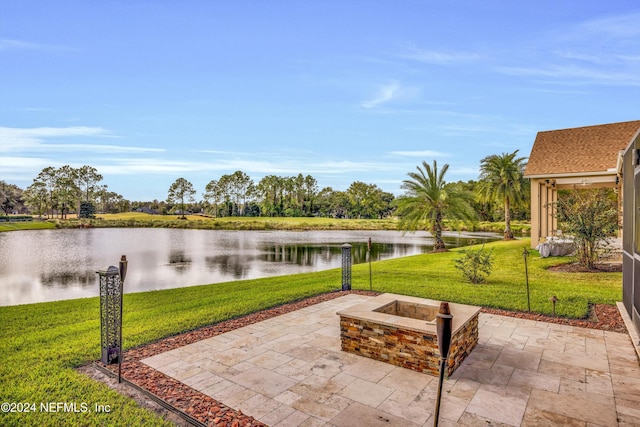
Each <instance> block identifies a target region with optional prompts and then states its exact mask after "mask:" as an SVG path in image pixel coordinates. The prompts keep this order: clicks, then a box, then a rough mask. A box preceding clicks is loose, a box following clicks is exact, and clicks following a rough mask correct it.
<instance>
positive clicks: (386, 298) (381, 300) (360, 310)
mask: <svg viewBox="0 0 640 427" xmlns="http://www.w3.org/2000/svg"><path fill="white" fill-rule="evenodd" d="M394 301H403V302H408V303H412V304H419V305H428V306H433V307H436V309H437V308H438V307H439V306H440V301H438V300H432V299H428V298H421V297H415V296H410V295H400V294H392V293H384V294H381V295H378V296H376V297H374V298H370V299H369V300H367V301H365V302H362V303H359V304H356V305H354V306H351V307H348V308H345V309H343V310H340V311H338V312H337V313H336V314H337V315H339V316H341V317H350V318H353V319H357V320H362V321H366V322H371V323H379V324H381V325H385V326H390V327H396V328H406V329H410V330H413V331H416V332H428V333H433V334H435V330H436V325H435V321H432V322H428V321H425V320H419V319H413V318H410V317H404V316H398V315H394V314H387V313H381V312H378V311H375V310H378V309H380V308H381V307H384V306H385V305H388V304H391V303H393V302H394ZM449 307H450V308H451V314H452V315H453V325H452V333H453V334H455V333H456V332H457V331H458V330H460V329H461V328H463V327H464V326H465V325H466V324H467V323H468V322H470V321H471V319H472V318H473V317H474V316H475V315H476V314H477V313H479V312H480V307H476V306H472V305H466V304H458V303H452V302H450V303H449Z"/></svg>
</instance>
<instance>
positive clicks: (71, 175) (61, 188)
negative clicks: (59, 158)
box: [54, 165, 80, 219]
mask: <svg viewBox="0 0 640 427" xmlns="http://www.w3.org/2000/svg"><path fill="white" fill-rule="evenodd" d="M77 179H78V171H77V169H74V168H72V167H71V166H69V165H64V166H62V167H60V168H59V169H57V170H56V172H55V186H54V190H55V193H56V200H57V204H58V209H60V211H61V214H62V218H63V219H64V218H66V217H67V213H68V212H69V210H71V209H72V208H73V207H74V206H76V202H77V201H78V194H79V193H80V189H79V188H78V185H77Z"/></svg>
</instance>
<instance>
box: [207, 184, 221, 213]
mask: <svg viewBox="0 0 640 427" xmlns="http://www.w3.org/2000/svg"><path fill="white" fill-rule="evenodd" d="M202 197H204V199H205V200H206V201H207V202H208V203H209V204H210V205H211V211H212V213H213V216H214V217H217V216H218V205H220V201H221V200H222V193H221V191H220V187H219V186H218V181H217V180H215V179H212V180H211V181H209V183H208V184H207V186H206V187H205V192H204V194H203V195H202Z"/></svg>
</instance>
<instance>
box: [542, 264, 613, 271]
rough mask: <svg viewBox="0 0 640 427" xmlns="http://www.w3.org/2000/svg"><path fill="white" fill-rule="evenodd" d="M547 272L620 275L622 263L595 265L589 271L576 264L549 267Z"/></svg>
mask: <svg viewBox="0 0 640 427" xmlns="http://www.w3.org/2000/svg"><path fill="white" fill-rule="evenodd" d="M547 270H549V271H557V272H561V273H621V272H622V263H619V262H613V263H602V264H596V266H595V269H593V270H589V269H588V268H586V267H584V266H582V265H580V264H579V263H577V262H574V263H570V264H560V265H554V266H552V267H549V268H548V269H547Z"/></svg>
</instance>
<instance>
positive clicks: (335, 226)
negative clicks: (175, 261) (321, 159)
mask: <svg viewBox="0 0 640 427" xmlns="http://www.w3.org/2000/svg"><path fill="white" fill-rule="evenodd" d="M50 222H52V223H53V224H55V227H57V228H94V227H163V228H185V229H186V228H189V229H204V230H397V229H398V220H397V219H395V218H386V219H336V218H320V217H303V218H288V217H286V218H285V217H282V218H281V217H277V218H270V217H222V218H213V217H208V216H203V215H187V216H186V219H181V218H180V217H179V216H178V215H150V214H145V213H139V212H126V213H120V214H104V215H100V216H99V218H97V219H77V218H69V219H66V220H58V219H53V220H50ZM445 226H448V228H449V229H459V230H460V231H489V232H494V233H502V232H503V231H504V223H500V222H479V223H475V224H472V225H459V227H456V226H454V225H453V224H448V223H447V222H446V221H445ZM512 229H513V232H514V234H515V235H517V236H528V235H529V233H530V232H531V226H530V224H529V223H527V222H518V221H514V222H513V223H512Z"/></svg>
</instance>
